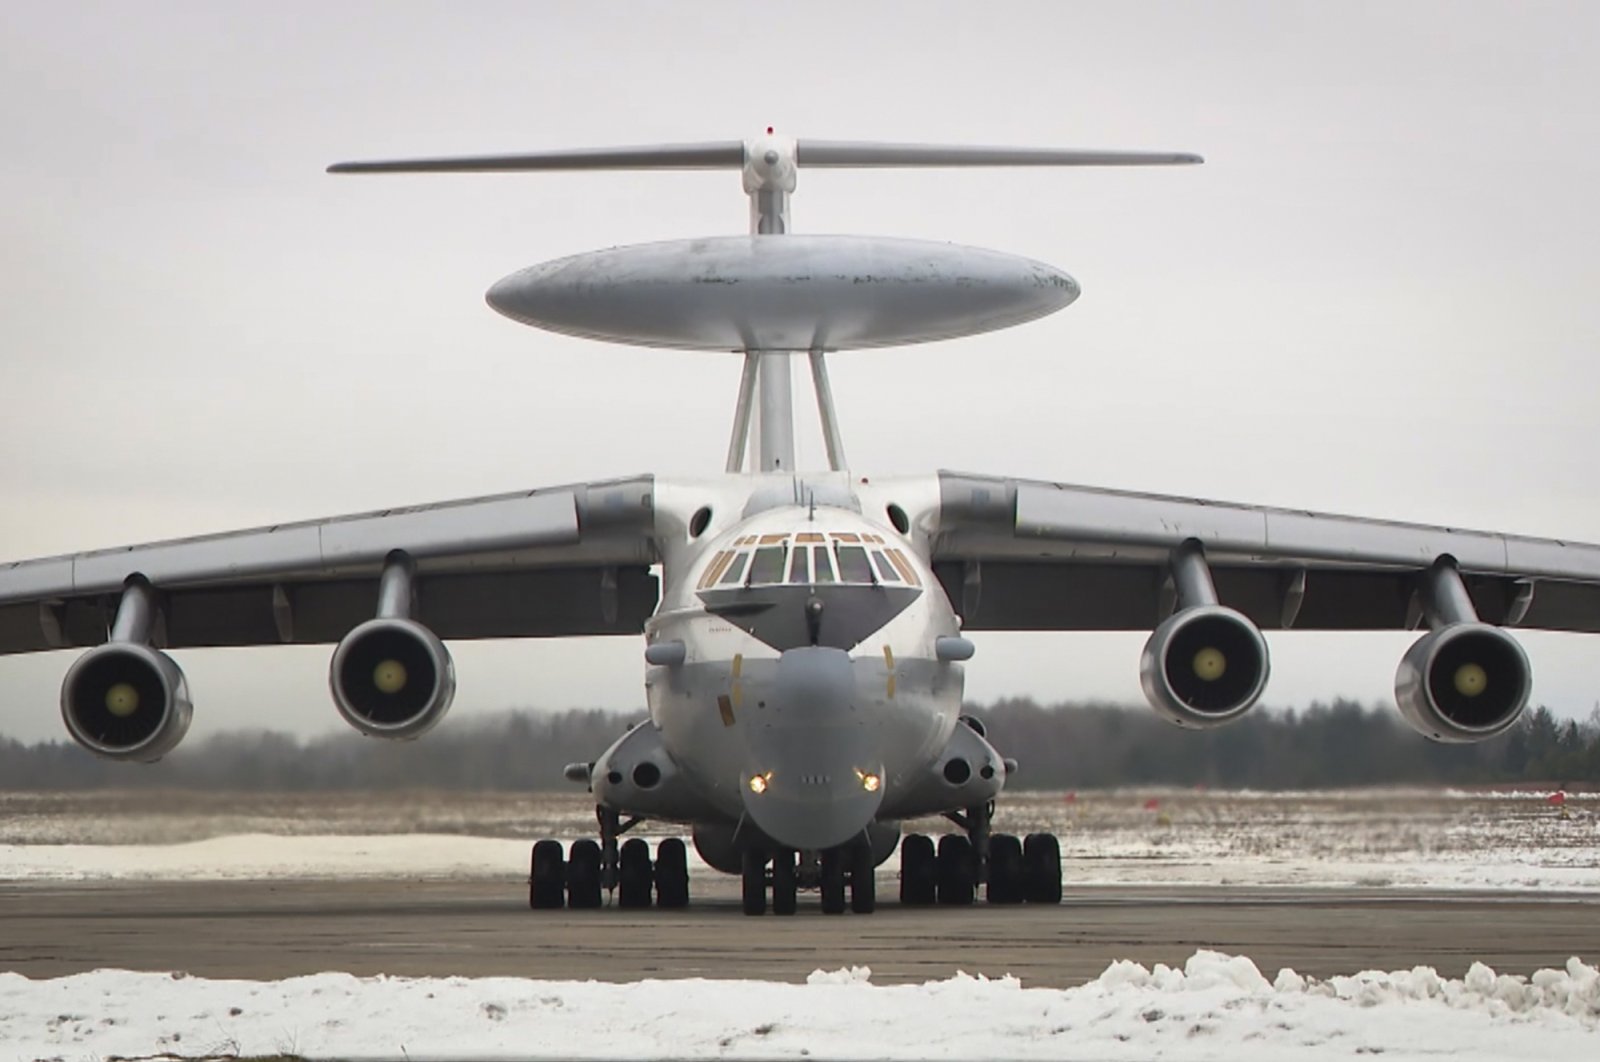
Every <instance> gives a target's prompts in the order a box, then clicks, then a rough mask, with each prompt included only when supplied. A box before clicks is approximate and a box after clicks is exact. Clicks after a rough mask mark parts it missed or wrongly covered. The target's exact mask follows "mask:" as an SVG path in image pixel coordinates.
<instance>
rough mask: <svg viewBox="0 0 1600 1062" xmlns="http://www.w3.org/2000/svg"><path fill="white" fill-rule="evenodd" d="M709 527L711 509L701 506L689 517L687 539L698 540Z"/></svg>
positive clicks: (707, 506)
mask: <svg viewBox="0 0 1600 1062" xmlns="http://www.w3.org/2000/svg"><path fill="white" fill-rule="evenodd" d="M710 526H711V507H710V506H709V505H702V506H700V508H698V509H696V510H695V511H694V515H693V516H691V517H689V537H690V538H699V537H700V536H701V535H703V534H705V533H706V528H708V527H710Z"/></svg>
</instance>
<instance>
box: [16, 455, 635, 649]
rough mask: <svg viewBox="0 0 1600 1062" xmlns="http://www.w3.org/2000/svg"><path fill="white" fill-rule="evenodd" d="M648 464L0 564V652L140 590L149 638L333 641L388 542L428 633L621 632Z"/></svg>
mask: <svg viewBox="0 0 1600 1062" xmlns="http://www.w3.org/2000/svg"><path fill="white" fill-rule="evenodd" d="M654 516H655V513H654V480H653V478H652V477H650V476H639V477H635V478H631V479H621V480H611V481H606V482H596V483H583V484H575V485H570V486H562V487H551V488H546V489H542V490H533V491H523V492H518V493H513V494H501V495H494V496H489V497H482V498H470V499H464V500H461V501H452V502H442V503H439V504H434V505H423V506H416V507H412V508H404V509H388V510H383V511H379V512H371V513H360V514H356V515H350V516H340V517H333V518H330V519H325V520H311V521H305V522H301V523H292V524H279V525H275V526H272V527H262V528H255V529H252V530H247V531H234V532H229V533H225V534H217V535H206V536H202V537H197V538H186V539H178V540H174V541H168V542H155V543H150V544H146V545H139V546H128V547H123V548H118V549H106V550H96V551H93V552H88V553H77V554H71V555H68V556H62V557H49V558H44V559H40V560H31V561H20V562H15V563H11V564H3V565H0V654H8V653H27V652H34V651H38V650H46V649H64V648H69V647H72V646H93V645H99V644H100V643H102V642H104V641H106V640H107V638H108V636H109V635H110V632H111V627H112V624H113V622H114V619H115V617H116V613H117V609H118V606H119V602H120V600H121V598H122V594H123V590H124V587H125V586H126V585H127V583H128V581H129V580H130V579H131V578H135V577H139V578H141V579H142V580H143V581H144V582H147V583H148V584H149V586H150V588H151V589H152V590H153V591H154V600H155V602H156V604H157V609H156V611H157V617H156V620H155V622H154V624H153V626H152V629H151V637H150V639H149V640H150V643H151V644H152V645H154V646H155V647H157V648H181V647H188V646H224V645H228V646H241V645H276V644H303V643H318V642H336V641H338V640H339V639H341V638H342V637H344V635H345V634H346V633H347V632H349V631H350V630H351V629H352V628H353V627H355V626H356V625H357V624H359V623H361V622H363V621H365V620H369V619H371V618H373V616H374V615H375V614H376V612H377V607H378V597H379V581H380V575H381V573H382V571H383V569H384V565H385V561H386V559H388V558H389V557H390V556H391V555H392V554H394V553H395V551H400V552H402V553H404V554H405V555H406V556H407V557H409V558H410V560H411V562H412V564H413V566H414V571H415V577H414V585H413V587H412V589H413V590H414V597H415V607H414V609H413V610H412V611H411V616H412V618H414V619H416V620H418V621H419V622H422V623H424V624H426V625H427V626H428V627H429V628H430V629H431V630H433V632H434V633H435V634H437V635H438V636H439V637H440V638H503V637H530V636H531V637H541V636H560V635H588V634H636V633H639V632H640V631H641V630H643V627H644V621H645V620H646V619H647V618H648V617H649V615H650V613H651V612H652V611H653V610H654V608H655V605H656V601H657V598H658V596H659V594H658V588H657V585H656V578H655V576H653V575H652V574H651V573H650V571H649V566H650V565H651V564H652V563H654V562H655V561H656V560H657V559H658V558H657V556H656V548H655V542H654V537H653V536H654V530H655V529H654Z"/></svg>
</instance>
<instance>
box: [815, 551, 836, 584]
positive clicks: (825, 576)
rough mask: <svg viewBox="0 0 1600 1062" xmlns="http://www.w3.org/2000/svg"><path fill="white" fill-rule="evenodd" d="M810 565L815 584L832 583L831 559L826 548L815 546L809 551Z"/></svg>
mask: <svg viewBox="0 0 1600 1062" xmlns="http://www.w3.org/2000/svg"><path fill="white" fill-rule="evenodd" d="M811 564H812V569H813V571H814V572H815V576H814V578H815V579H816V581H817V582H819V583H831V582H833V557H832V556H831V555H830V554H829V553H828V547H827V546H816V547H814V548H813V549H812V550H811Z"/></svg>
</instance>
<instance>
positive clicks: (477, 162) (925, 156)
mask: <svg viewBox="0 0 1600 1062" xmlns="http://www.w3.org/2000/svg"><path fill="white" fill-rule="evenodd" d="M754 143H756V142H755V141H751V142H748V143H747V142H745V141H740V140H717V141H712V142H710V143H703V144H652V145H644V146H640V147H614V148H579V149H576V150H571V151H539V152H533V153H530V154H522V155H470V156H463V157H459V158H436V159H395V160H388V161H377V162H338V163H335V164H334V165H332V166H329V167H328V172H329V173H496V172H500V173H510V172H521V171H539V170H714V169H739V168H741V167H743V166H744V165H745V164H746V161H747V158H746V153H747V150H748V149H749V146H750V145H751V144H754ZM793 144H794V161H795V164H796V165H799V166H802V167H805V166H826V167H910V166H1173V165H1185V164H1191V163H1197V162H1202V161H1204V160H1203V159H1202V158H1201V157H1200V156H1199V155H1190V154H1185V153H1179V152H1159V151H1080V150H1058V149H1052V148H1023V147H968V146H962V145H945V144H886V143H878V142H876V141H871V140H805V139H801V140H796V141H793Z"/></svg>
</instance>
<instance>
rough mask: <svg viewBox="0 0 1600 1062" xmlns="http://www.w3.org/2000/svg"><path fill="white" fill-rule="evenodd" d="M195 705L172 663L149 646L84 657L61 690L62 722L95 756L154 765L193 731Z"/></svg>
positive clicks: (103, 649)
mask: <svg viewBox="0 0 1600 1062" xmlns="http://www.w3.org/2000/svg"><path fill="white" fill-rule="evenodd" d="M193 714H194V705H193V704H192V703H191V702H190V700H189V684H188V681H187V680H186V679H185V678H184V677H183V671H182V670H181V669H180V668H179V667H178V665H177V664H175V663H173V661H172V658H171V657H169V656H167V655H166V654H165V653H161V652H158V651H156V650H155V649H152V648H150V647H149V646H147V645H140V644H137V643H133V642H120V641H119V642H111V643H108V644H106V645H102V646H99V647H98V648H95V649H91V650H89V651H88V652H87V653H84V654H83V655H82V656H80V657H79V658H78V659H77V661H76V662H74V663H73V665H72V667H71V668H69V669H68V670H67V677H66V679H65V681H63V682H62V684H61V718H62V720H63V721H64V722H65V723H66V724H67V732H68V733H70V734H71V735H72V739H73V740H74V741H76V742H77V743H78V744H80V745H82V746H83V747H84V748H86V749H88V750H89V751H90V752H92V753H94V754H95V755H96V756H104V757H105V758H106V759H111V760H133V761H136V762H139V763H153V762H155V761H156V760H159V759H160V758H161V757H163V756H165V755H166V754H167V753H169V752H171V751H172V750H173V749H174V748H175V747H177V744H178V742H180V741H182V740H183V736H184V734H186V733H188V731H189V721H190V719H191V717H192V716H193Z"/></svg>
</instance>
